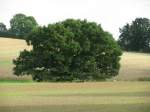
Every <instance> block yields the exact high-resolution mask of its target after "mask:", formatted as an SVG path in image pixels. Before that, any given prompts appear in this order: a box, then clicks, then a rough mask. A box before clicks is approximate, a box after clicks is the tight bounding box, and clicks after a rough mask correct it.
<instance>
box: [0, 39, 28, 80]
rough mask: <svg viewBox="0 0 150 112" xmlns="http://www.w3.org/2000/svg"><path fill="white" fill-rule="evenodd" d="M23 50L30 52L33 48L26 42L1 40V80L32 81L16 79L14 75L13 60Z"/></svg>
mask: <svg viewBox="0 0 150 112" xmlns="http://www.w3.org/2000/svg"><path fill="white" fill-rule="evenodd" d="M23 49H27V50H30V49H31V47H28V46H27V45H26V42H25V41H24V40H18V39H9V38H2V37H1V38H0V80H3V79H4V80H5V79H8V80H9V79H15V80H22V79H31V78H30V77H27V76H25V77H16V76H15V75H13V71H12V68H13V63H12V60H13V59H15V58H16V57H17V56H18V55H19V53H20V51H22V50H23Z"/></svg>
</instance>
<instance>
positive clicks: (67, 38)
mask: <svg viewBox="0 0 150 112" xmlns="http://www.w3.org/2000/svg"><path fill="white" fill-rule="evenodd" d="M26 39H27V40H26V41H27V43H28V45H32V46H33V49H32V50H31V51H26V50H24V51H22V52H21V53H20V56H19V57H18V58H17V59H16V60H14V64H15V67H14V73H15V74H16V75H18V76H20V75H25V74H28V75H32V77H33V79H34V80H36V81H76V80H78V81H86V80H102V79H106V78H110V77H112V76H116V75H117V74H118V71H119V67H120V64H119V60H120V57H119V56H120V55H121V50H120V48H119V47H118V45H117V43H116V42H115V40H114V39H113V38H112V35H111V34H109V33H108V32H105V31H103V29H102V28H101V26H100V25H97V24H96V23H94V22H87V21H86V20H83V21H81V20H73V19H67V20H65V21H63V22H58V23H55V24H49V25H48V27H45V26H44V27H38V28H36V29H34V30H33V31H32V32H31V33H30V34H29V35H28V36H27V38H26Z"/></svg>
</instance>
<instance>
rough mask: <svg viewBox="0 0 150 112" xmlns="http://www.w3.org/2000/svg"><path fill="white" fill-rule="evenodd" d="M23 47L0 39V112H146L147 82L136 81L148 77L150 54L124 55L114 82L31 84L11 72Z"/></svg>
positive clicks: (149, 96) (18, 42) (148, 109)
mask: <svg viewBox="0 0 150 112" xmlns="http://www.w3.org/2000/svg"><path fill="white" fill-rule="evenodd" d="M25 48H26V49H28V50H30V49H31V47H27V45H26V43H25V42H24V41H23V40H16V39H7V38H0V112H150V82H148V81H136V80H138V79H139V78H146V77H148V78H149V77H150V69H149V68H150V54H143V53H128V52H125V53H124V54H123V56H122V59H121V70H120V73H119V75H118V76H117V77H115V78H114V79H116V80H119V81H116V82H111V81H108V82H86V83H35V82H31V77H29V76H25V77H19V78H18V77H16V76H15V75H13V72H12V68H13V64H12V59H14V58H16V57H17V56H18V55H19V52H20V51H21V50H23V49H25ZM122 80H128V81H122ZM132 80H134V81H132ZM14 82H15V83H14ZM22 82H25V83H22ZM27 82H28V83H27Z"/></svg>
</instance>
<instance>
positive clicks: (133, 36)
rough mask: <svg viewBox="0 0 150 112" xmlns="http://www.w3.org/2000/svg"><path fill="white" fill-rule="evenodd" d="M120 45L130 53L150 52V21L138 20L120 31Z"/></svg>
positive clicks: (145, 19)
mask: <svg viewBox="0 0 150 112" xmlns="http://www.w3.org/2000/svg"><path fill="white" fill-rule="evenodd" d="M120 33H121V34H120V37H119V44H120V45H121V47H122V48H123V49H125V50H128V51H139V52H150V20H149V19H147V18H136V19H135V20H134V21H132V23H131V24H126V25H125V26H124V27H123V28H121V29H120Z"/></svg>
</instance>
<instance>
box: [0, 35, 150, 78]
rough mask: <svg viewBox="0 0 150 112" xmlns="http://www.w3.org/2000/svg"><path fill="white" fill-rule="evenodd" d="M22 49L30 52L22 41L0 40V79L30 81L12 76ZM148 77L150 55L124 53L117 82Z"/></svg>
mask: <svg viewBox="0 0 150 112" xmlns="http://www.w3.org/2000/svg"><path fill="white" fill-rule="evenodd" d="M23 49H28V50H30V49H31V47H28V46H27V45H26V43H25V41H24V40H18V39H8V38H0V79H17V80H20V79H31V78H30V77H26V76H25V77H19V78H18V77H16V76H14V75H13V72H12V68H13V64H12V59H14V58H16V57H17V56H18V55H19V52H20V51H21V50H23ZM144 77H150V54H144V53H130V52H125V53H124V54H123V56H122V59H121V69H120V74H119V75H118V76H117V77H115V79H117V80H137V79H139V78H144Z"/></svg>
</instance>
